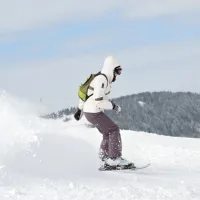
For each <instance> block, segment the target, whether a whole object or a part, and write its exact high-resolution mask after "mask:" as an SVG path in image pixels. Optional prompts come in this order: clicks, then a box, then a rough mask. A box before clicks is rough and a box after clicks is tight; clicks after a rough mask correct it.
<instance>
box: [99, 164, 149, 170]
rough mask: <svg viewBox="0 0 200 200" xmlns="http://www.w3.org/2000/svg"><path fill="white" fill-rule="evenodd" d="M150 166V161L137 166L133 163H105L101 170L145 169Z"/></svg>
mask: <svg viewBox="0 0 200 200" xmlns="http://www.w3.org/2000/svg"><path fill="white" fill-rule="evenodd" d="M149 166H150V163H148V164H145V165H142V166H135V165H134V164H133V163H131V164H129V165H126V166H109V165H103V166H101V167H100V168H99V171H115V170H139V169H144V168H147V167H149Z"/></svg>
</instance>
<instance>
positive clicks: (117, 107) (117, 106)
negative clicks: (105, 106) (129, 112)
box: [111, 101, 121, 113]
mask: <svg viewBox="0 0 200 200" xmlns="http://www.w3.org/2000/svg"><path fill="white" fill-rule="evenodd" d="M111 103H112V105H113V110H115V111H116V112H117V113H119V112H121V107H120V106H119V105H116V104H115V103H114V102H113V101H111Z"/></svg>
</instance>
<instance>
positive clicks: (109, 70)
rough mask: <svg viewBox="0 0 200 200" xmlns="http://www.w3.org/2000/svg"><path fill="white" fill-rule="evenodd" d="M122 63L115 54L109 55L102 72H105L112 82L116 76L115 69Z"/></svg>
mask: <svg viewBox="0 0 200 200" xmlns="http://www.w3.org/2000/svg"><path fill="white" fill-rule="evenodd" d="M119 65H120V64H119V63H118V62H117V60H116V59H115V58H114V57H113V56H108V57H106V58H105V60H104V64H103V67H102V70H101V73H103V74H105V75H106V76H107V78H108V80H109V82H110V83H111V82H112V80H113V77H114V69H115V68H116V67H118V66H119Z"/></svg>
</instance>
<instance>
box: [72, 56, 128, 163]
mask: <svg viewBox="0 0 200 200" xmlns="http://www.w3.org/2000/svg"><path fill="white" fill-rule="evenodd" d="M121 72H122V68H121V66H120V65H119V64H118V62H117V61H116V60H115V59H114V57H112V56H108V57H106V58H105V60H104V64H103V68H102V70H101V72H100V73H99V74H98V75H97V76H95V78H94V79H93V80H92V81H91V83H90V85H89V88H88V90H87V96H88V99H87V100H86V101H83V100H81V99H80V100H79V105H78V109H77V111H76V113H75V114H74V117H75V119H76V120H80V119H81V117H82V115H83V114H84V115H85V118H86V119H87V120H88V121H89V122H90V123H91V124H93V125H95V127H96V128H97V129H98V130H99V132H100V133H101V134H102V135H103V139H102V142H101V145H100V152H99V157H100V159H101V160H102V161H103V163H104V164H106V165H109V166H126V165H129V164H131V162H129V161H127V160H126V159H124V158H122V141H121V135H120V129H119V127H118V125H117V124H115V123H114V122H113V121H112V120H111V119H110V118H109V117H108V116H107V115H106V114H105V113H104V110H114V111H116V112H117V113H118V112H120V111H121V108H120V106H119V105H116V104H115V103H114V102H112V101H111V100H109V94H110V92H111V85H112V82H114V81H115V80H116V77H117V76H118V75H120V74H121Z"/></svg>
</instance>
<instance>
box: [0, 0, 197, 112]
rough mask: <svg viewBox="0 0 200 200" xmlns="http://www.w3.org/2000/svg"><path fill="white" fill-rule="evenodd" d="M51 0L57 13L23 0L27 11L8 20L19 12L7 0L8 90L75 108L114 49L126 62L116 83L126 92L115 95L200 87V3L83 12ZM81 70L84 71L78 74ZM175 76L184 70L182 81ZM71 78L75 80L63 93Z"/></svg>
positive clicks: (4, 54) (1, 67)
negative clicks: (88, 79)
mask: <svg viewBox="0 0 200 200" xmlns="http://www.w3.org/2000/svg"><path fill="white" fill-rule="evenodd" d="M9 1H10V2H11V1H12V0H9ZM13 1H14V0H13ZM35 2H36V4H37V3H38V5H39V1H35ZM50 2H51V3H50V5H49V12H46V13H45V9H41V11H40V10H39V11H38V10H37V9H36V8H38V7H37V5H35V6H36V7H35V12H36V11H37V12H38V13H37V12H36V13H34V7H33V11H32V10H31V6H32V5H29V3H27V2H26V3H25V1H24V0H20V1H19V5H17V8H16V10H18V11H20V10H26V13H23V12H24V11H23V12H22V16H21V15H20V12H16V16H15V13H13V15H12V16H13V18H11V19H9V20H8V21H6V20H7V18H8V14H9V12H11V11H12V10H10V8H9V5H5V9H6V8H7V9H8V12H6V10H5V9H4V10H3V9H2V12H3V11H5V12H3V14H4V15H5V16H4V20H1V21H0V27H1V28H0V33H1V36H0V73H1V75H0V85H1V88H2V89H5V90H7V91H8V92H10V93H14V94H15V95H19V96H23V97H26V98H28V99H30V100H31V101H36V102H37V101H38V99H39V98H40V97H42V98H43V99H44V102H46V104H47V106H49V107H50V109H51V110H53V109H59V108H64V107H67V106H71V105H73V106H74V105H76V103H77V96H76V90H77V86H78V84H79V83H80V82H81V81H83V80H84V77H85V76H87V74H88V73H92V72H94V71H96V70H98V69H99V67H100V66H101V64H102V63H103V59H104V58H105V56H107V55H108V54H113V55H115V56H117V59H118V60H119V62H122V63H123V64H124V68H125V70H124V71H123V73H124V77H120V79H119V81H118V83H116V88H121V90H119V89H116V88H115V89H114V91H113V94H114V96H120V95H125V94H131V93H137V92H143V91H156V90H157V91H158V90H159V91H160V90H172V91H180V90H183V91H187V90H190V91H195V92H199V89H198V85H199V84H200V81H198V80H195V79H194V77H195V76H196V73H199V72H200V67H199V63H200V62H199V61H200V59H199V56H198V53H199V52H200V22H199V20H197V19H198V18H199V17H200V4H199V3H198V2H196V1H193V0H191V1H189V0H184V1H179V0H175V1H169V4H167V3H166V2H165V3H164V4H163V5H162V3H158V2H157V0H154V1H152V4H151V7H149V9H148V7H144V6H145V5H148V3H149V2H148V1H146V0H142V1H141V2H143V5H142V3H138V4H137V3H135V5H133V4H132V3H131V1H127V2H128V4H127V5H124V4H123V5H122V3H121V2H120V1H110V3H109V5H107V6H108V7H107V8H106V7H103V6H102V7H100V6H99V7H98V6H95V5H94V4H92V5H91V7H90V8H88V7H85V9H84V10H83V11H82V9H81V5H79V7H78V8H77V6H76V4H75V3H77V2H78V1H76V2H75V3H74V4H73V5H71V4H70V3H69V2H68V1H66V2H68V4H67V3H66V4H65V3H63V2H62V1H61V0H59V1H57V4H56V2H54V1H50ZM88 2H90V0H88ZM115 2H117V3H115ZM133 2H134V1H133ZM40 3H41V4H42V3H44V4H45V3H46V0H42V1H41V2H40ZM45 5H46V4H45ZM56 5H57V7H56ZM152 5H154V6H152ZM46 6H47V8H48V5H46ZM104 6H106V4H105V5H104ZM131 6H132V7H131ZM137 6H138V7H137ZM156 6H157V7H156ZM69 7H70V9H72V11H73V8H74V10H75V11H74V12H72V11H71V10H70V9H69ZM54 8H55V9H54ZM131 8H132V10H131ZM143 8H145V9H143ZM29 9H30V10H29ZM162 9H163V10H162ZM46 10H48V9H46ZM0 11H1V9H0ZM50 11H51V12H50ZM90 11H91V12H90ZM7 13H8V14H7ZM66 13H67V14H66ZM132 15H133V16H132ZM22 17H23V18H22ZM22 19H23V20H22ZM126 69H127V70H126ZM77 71H79V72H81V73H82V74H80V73H79V74H78V75H77ZM192 73H194V76H193V74H192ZM63 74H65V75H63ZM131 74H133V75H132V76H131ZM174 74H176V75H177V74H179V78H178V80H177V76H176V77H174ZM47 75H48V76H47ZM187 75H189V76H191V77H193V78H192V79H191V81H189V82H190V83H191V84H189V83H188V80H187V84H186V80H185V79H186V76H187ZM54 76H55V77H56V78H54ZM9 77H10V78H11V79H9ZM22 77H23V78H22ZM72 77H73V78H72ZM133 77H134V79H133ZM144 77H145V78H144ZM150 77H151V78H150ZM163 77H164V78H165V79H163ZM166 77H168V78H166ZM173 77H174V78H173ZM52 79H54V82H52V81H51V80H52ZM172 79H173V80H172ZM10 80H11V81H10ZM36 80H37V81H36ZM141 80H142V82H141ZM158 81H159V83H158ZM69 84H72V85H73V86H72V87H71V88H70V89H66V93H65V94H63V91H64V90H65V85H66V86H67V85H69ZM128 85H134V87H133V89H132V91H130V90H128V89H122V88H124V87H125V88H129V86H128ZM30 88H31V90H30ZM51 88H54V90H53V91H52V90H51ZM69 96H70V98H69Z"/></svg>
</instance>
